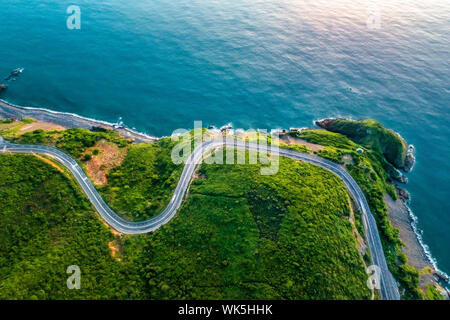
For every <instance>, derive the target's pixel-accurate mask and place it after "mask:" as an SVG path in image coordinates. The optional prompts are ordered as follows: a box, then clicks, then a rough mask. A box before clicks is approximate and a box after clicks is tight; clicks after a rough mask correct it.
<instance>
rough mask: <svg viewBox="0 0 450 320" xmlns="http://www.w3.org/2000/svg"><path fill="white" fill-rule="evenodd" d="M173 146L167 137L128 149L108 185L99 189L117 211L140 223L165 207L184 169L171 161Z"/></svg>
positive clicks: (112, 173)
mask: <svg viewBox="0 0 450 320" xmlns="http://www.w3.org/2000/svg"><path fill="white" fill-rule="evenodd" d="M173 145H174V143H173V142H172V141H171V140H170V139H169V138H166V139H161V140H159V141H158V142H156V143H148V144H135V145H132V146H131V147H130V149H129V150H128V153H127V156H126V157H125V160H124V162H123V163H122V164H121V165H120V166H118V167H116V168H114V169H113V170H111V172H109V174H108V184H107V185H106V186H104V187H99V188H98V189H99V191H100V193H101V195H102V196H103V197H104V199H105V200H106V201H107V203H108V204H109V205H110V206H111V207H112V208H113V209H114V210H116V212H118V213H119V214H120V215H122V216H124V217H126V218H128V219H130V220H134V221H141V220H145V219H148V218H150V217H152V216H154V215H156V214H159V213H160V212H161V211H162V210H163V209H164V208H165V207H166V206H167V204H168V203H169V200H170V198H171V197H172V193H173V190H174V189H175V187H176V185H177V183H178V179H179V177H180V175H181V172H182V170H183V166H182V165H175V164H174V163H173V162H172V161H171V158H170V152H169V151H170V150H171V149H172V147H173Z"/></svg>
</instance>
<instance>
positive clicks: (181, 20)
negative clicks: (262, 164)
mask: <svg viewBox="0 0 450 320" xmlns="http://www.w3.org/2000/svg"><path fill="white" fill-rule="evenodd" d="M330 2H332V3H330ZM367 3H373V4H375V5H376V6H378V8H379V10H380V17H381V25H380V28H379V29H375V30H372V29H369V28H368V27H367V24H366V21H367V19H368V15H369V13H370V12H369V13H368V10H367V9H368V5H367ZM71 4H74V2H72V1H63V0H46V1H36V0H27V1H18V0H2V1H0V21H1V24H0V31H1V32H0V48H1V49H0V75H1V76H2V77H3V75H4V76H5V77H6V76H7V75H8V74H9V72H10V71H11V70H12V69H14V68H17V67H23V68H25V71H24V73H23V74H22V75H21V76H20V77H19V78H18V79H17V81H15V82H12V83H10V84H9V85H10V88H9V90H8V91H7V92H6V94H5V95H4V96H3V98H5V99H6V100H8V101H10V102H12V103H16V104H18V105H27V106H38V107H46V108H50V109H54V110H60V111H68V112H73V113H77V114H80V115H83V116H87V117H92V118H97V119H102V120H106V121H110V122H116V121H117V120H118V119H119V117H122V120H123V121H124V123H125V124H126V125H128V126H129V127H135V128H136V129H137V130H140V131H143V132H146V133H149V134H151V135H156V136H159V135H168V134H170V133H171V132H172V131H173V130H174V129H177V128H191V127H193V121H194V120H202V121H203V123H204V125H210V124H214V125H217V126H220V125H223V124H226V123H228V122H232V123H233V124H234V126H235V127H241V128H245V129H247V128H267V129H271V128H277V127H283V128H286V127H302V126H311V124H312V121H313V120H314V119H319V118H325V117H337V116H342V117H351V118H374V119H377V120H379V121H381V122H382V123H383V124H385V125H386V126H388V127H390V128H393V129H395V130H396V131H398V132H399V133H400V134H401V135H402V136H403V137H404V138H405V139H406V140H407V141H408V142H409V143H412V144H414V145H415V146H416V149H417V153H418V154H417V164H416V167H415V169H414V171H413V172H412V173H411V174H409V179H410V183H409V184H408V187H407V188H408V190H409V191H410V192H411V194H412V197H413V199H412V203H411V208H412V210H413V211H414V213H415V215H416V216H418V218H419V227H420V228H421V229H422V230H423V231H424V233H423V237H424V241H425V243H427V244H428V245H429V247H430V249H431V252H432V253H433V255H434V256H435V257H436V258H437V260H438V264H439V267H440V269H441V270H443V271H445V272H447V273H450V250H449V244H450V232H449V231H450V214H449V213H450V204H449V201H448V200H449V199H450V192H449V187H448V186H449V184H450V170H449V169H450V164H449V160H448V156H449V150H450V148H449V146H450V145H449V138H450V129H449V122H450V115H449V109H450V103H449V102H450V85H449V83H450V62H449V61H450V36H449V34H450V32H449V31H450V3H449V2H448V1H447V2H446V1H442V0H439V1H438V0H431V1H418V0H412V1H396V0H391V1H381V0H379V1H367V2H363V1H351V0H336V1H302V0H296V1H292V0H291V1H288V0H270V1H269V0H220V1H219V0H177V1H159V0H158V1H156V0H141V1H137V0H128V1H119V0H106V1H94V0H78V1H76V4H77V5H79V6H80V8H81V14H82V17H81V18H82V25H81V30H68V29H67V28H66V17H67V14H66V13H65V11H66V8H67V7H68V6H69V5H71ZM369 11H370V10H369Z"/></svg>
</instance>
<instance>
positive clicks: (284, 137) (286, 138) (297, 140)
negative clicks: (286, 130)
mask: <svg viewBox="0 0 450 320" xmlns="http://www.w3.org/2000/svg"><path fill="white" fill-rule="evenodd" d="M280 139H281V140H282V141H283V142H285V143H286V144H287V145H293V144H302V145H304V146H306V147H307V148H308V150H310V151H313V152H314V151H320V150H323V149H324V148H325V147H324V146H321V145H320V144H315V143H311V142H308V141H306V140H303V139H300V138H296V137H292V136H291V135H289V134H283V135H280Z"/></svg>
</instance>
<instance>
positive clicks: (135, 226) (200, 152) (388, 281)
mask: <svg viewBox="0 0 450 320" xmlns="http://www.w3.org/2000/svg"><path fill="white" fill-rule="evenodd" d="M224 146H226V147H235V148H238V149H246V150H249V151H260V152H266V153H267V152H270V153H274V154H277V153H278V154H279V155H281V156H284V157H288V158H291V159H295V160H301V161H305V162H309V163H311V164H313V165H317V166H320V167H322V168H324V169H326V170H329V171H331V172H333V173H334V174H336V175H337V176H338V177H339V178H340V179H341V180H342V181H343V182H344V183H345V185H346V186H347V189H348V191H349V193H350V194H351V196H352V197H353V199H354V200H355V201H356V203H357V204H358V207H359V208H360V210H361V212H362V221H363V226H364V231H365V234H366V237H367V242H368V245H369V249H370V253H371V258H372V263H373V265H376V266H378V267H379V268H380V269H379V270H380V274H379V276H380V277H379V280H380V283H379V284H380V293H381V297H382V299H385V300H399V299H400V294H399V291H398V286H397V283H396V281H395V279H394V278H393V276H392V274H391V273H390V272H389V270H388V267H387V264H386V259H385V257H384V253H383V247H382V245H381V240H380V236H379V234H378V229H377V225H376V222H375V219H374V217H373V215H372V213H371V212H370V209H369V205H368V203H367V200H366V198H365V196H364V194H363V192H362V191H361V189H360V187H359V186H358V184H357V183H356V181H355V180H354V179H353V178H352V177H351V175H350V174H349V173H347V171H345V170H344V169H343V168H342V167H341V166H340V165H338V164H336V163H334V162H331V161H329V160H326V159H323V158H320V157H318V156H315V155H311V154H306V153H300V152H296V151H292V150H288V149H276V150H271V148H270V147H267V146H262V145H257V144H254V143H245V142H241V141H228V140H227V141H223V140H222V139H220V140H210V141H206V142H204V143H203V144H201V145H200V146H198V147H197V148H195V149H194V151H193V152H192V154H191V155H190V156H189V158H188V160H187V162H186V165H185V167H184V169H183V172H182V174H181V176H180V180H179V182H178V185H177V187H176V188H175V191H174V193H173V196H172V198H171V200H170V202H169V204H168V205H167V207H166V208H165V209H164V211H163V212H161V213H160V214H159V215H158V216H156V217H153V218H151V219H148V220H146V221H142V222H131V221H127V220H125V219H123V218H121V217H119V216H118V215H117V214H116V213H115V212H114V211H113V210H112V209H111V208H110V207H109V206H108V205H107V204H106V203H105V201H104V200H103V198H102V197H101V196H100V194H99V193H98V192H97V190H96V189H95V187H94V185H93V184H92V182H91V181H90V180H89V179H88V177H87V176H86V174H85V173H84V171H83V170H82V169H81V167H80V166H79V164H78V163H77V161H75V160H74V159H73V158H72V157H71V156H69V155H67V154H66V153H64V152H62V151H60V150H58V149H56V148H53V147H49V146H43V145H20V144H10V143H8V142H6V141H4V140H3V139H2V137H0V153H2V152H3V153H31V154H33V153H34V154H40V155H47V156H49V157H52V158H54V159H55V160H56V161H58V162H59V163H61V164H62V165H64V166H65V167H66V168H67V169H68V170H70V171H71V172H72V174H73V175H74V177H75V179H76V180H77V181H78V183H79V184H80V186H81V188H82V189H83V191H84V192H85V193H86V195H87V197H88V198H89V200H90V202H91V203H92V204H93V205H94V207H95V209H96V210H97V211H98V213H99V214H100V216H101V217H102V218H103V219H104V220H105V221H106V222H107V223H108V224H109V225H110V226H111V227H113V228H114V229H116V230H117V231H119V232H121V233H125V234H139V233H147V232H152V231H155V230H156V229H158V228H160V227H161V226H162V225H164V224H165V223H167V222H169V221H170V220H171V219H172V218H173V217H174V216H175V215H176V213H177V210H178V209H179V208H180V206H181V203H182V201H183V198H184V195H185V194H186V191H187V189H188V187H189V183H190V181H191V178H192V176H193V174H194V171H195V168H196V166H197V165H198V164H199V163H201V161H202V159H203V157H204V156H205V155H206V154H208V153H209V152H211V151H212V150H213V149H216V148H219V147H224Z"/></svg>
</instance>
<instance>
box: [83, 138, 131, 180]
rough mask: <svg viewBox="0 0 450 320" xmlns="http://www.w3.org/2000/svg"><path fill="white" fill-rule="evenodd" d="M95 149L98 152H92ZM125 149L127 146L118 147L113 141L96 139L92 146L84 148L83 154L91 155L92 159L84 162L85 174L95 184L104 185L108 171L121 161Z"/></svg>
mask: <svg viewBox="0 0 450 320" xmlns="http://www.w3.org/2000/svg"><path fill="white" fill-rule="evenodd" d="M96 149H97V150H98V154H97V155H94V154H93V152H94V150H96ZM127 150H128V149H127V148H119V147H118V146H117V145H115V144H114V143H110V142H107V141H106V140H104V139H102V140H100V141H98V142H97V143H96V144H95V146H94V147H92V148H89V149H88V150H86V152H85V153H84V154H91V155H92V159H91V160H89V161H86V162H85V166H86V171H87V175H88V176H89V178H91V179H92V181H93V183H94V184H95V185H99V186H104V185H106V184H108V178H107V174H108V172H109V171H110V170H111V169H113V168H115V167H117V166H119V165H120V164H121V163H122V162H123V160H124V159H125V156H126V154H127ZM82 158H83V156H82Z"/></svg>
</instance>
